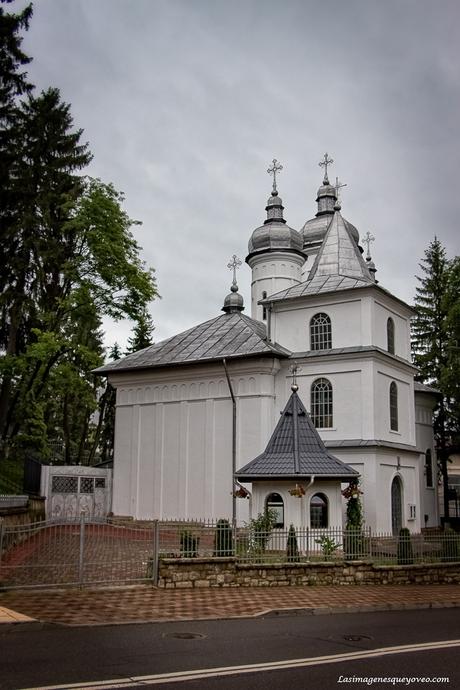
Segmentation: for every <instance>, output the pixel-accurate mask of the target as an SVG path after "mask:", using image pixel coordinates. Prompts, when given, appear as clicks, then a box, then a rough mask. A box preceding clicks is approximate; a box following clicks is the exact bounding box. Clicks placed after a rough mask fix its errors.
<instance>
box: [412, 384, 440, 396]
mask: <svg viewBox="0 0 460 690" xmlns="http://www.w3.org/2000/svg"><path fill="white" fill-rule="evenodd" d="M414 391H415V392H416V393H430V394H431V395H442V393H441V391H439V390H438V389H437V388H433V386H427V385H426V383H420V381H414Z"/></svg>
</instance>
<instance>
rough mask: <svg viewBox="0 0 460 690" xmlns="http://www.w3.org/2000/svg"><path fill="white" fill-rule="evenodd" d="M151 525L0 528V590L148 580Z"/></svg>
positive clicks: (66, 523)
mask: <svg viewBox="0 0 460 690" xmlns="http://www.w3.org/2000/svg"><path fill="white" fill-rule="evenodd" d="M156 533H157V527H156V523H154V524H153V525H148V526H139V525H136V524H129V523H128V524H127V525H116V524H112V523H111V522H110V521H109V520H104V519H103V520H94V519H90V518H85V517H84V516H83V515H82V516H81V517H80V519H79V520H48V521H45V522H37V523H35V524H32V525H20V526H16V527H5V525H0V588H13V587H40V586H50V585H90V584H97V583H125V582H139V581H145V580H154V579H155V576H156V572H155V570H156V569H155V562H156V559H155V558H154V550H155V543H156V542H155V535H156Z"/></svg>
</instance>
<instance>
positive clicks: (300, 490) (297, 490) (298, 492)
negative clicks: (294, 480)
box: [289, 484, 305, 498]
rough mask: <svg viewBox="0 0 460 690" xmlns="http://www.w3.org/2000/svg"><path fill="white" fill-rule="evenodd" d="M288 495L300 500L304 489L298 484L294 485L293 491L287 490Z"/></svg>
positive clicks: (303, 494)
mask: <svg viewBox="0 0 460 690" xmlns="http://www.w3.org/2000/svg"><path fill="white" fill-rule="evenodd" d="M289 493H290V494H291V496H295V497H296V498H302V496H305V489H304V488H303V486H301V485H300V484H296V485H295V487H294V488H293V489H289Z"/></svg>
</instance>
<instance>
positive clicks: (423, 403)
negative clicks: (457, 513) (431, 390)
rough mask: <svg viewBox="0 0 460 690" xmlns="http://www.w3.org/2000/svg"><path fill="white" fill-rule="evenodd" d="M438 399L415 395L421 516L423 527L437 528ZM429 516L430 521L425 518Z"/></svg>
mask: <svg viewBox="0 0 460 690" xmlns="http://www.w3.org/2000/svg"><path fill="white" fill-rule="evenodd" d="M436 402H437V401H436V398H435V396H433V395H428V394H426V393H416V394H415V431H416V439H417V448H418V449H419V450H420V451H421V452H420V459H419V466H420V472H419V477H420V485H419V491H420V497H421V506H420V516H421V525H422V527H436V526H437V525H439V506H438V468H437V463H436V451H435V448H434V436H433V408H434V407H435V405H436ZM428 449H430V450H431V463H432V474H433V486H431V487H429V486H427V481H426V480H427V477H426V471H425V453H426V451H427V450H428ZM425 515H428V520H425V518H424V516H425Z"/></svg>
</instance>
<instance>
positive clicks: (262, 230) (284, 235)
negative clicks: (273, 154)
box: [246, 190, 303, 261]
mask: <svg viewBox="0 0 460 690" xmlns="http://www.w3.org/2000/svg"><path fill="white" fill-rule="evenodd" d="M265 210H266V211H267V219H266V220H265V221H264V224H263V225H261V226H260V227H259V228H256V229H255V230H254V232H253V233H252V235H251V238H250V240H249V243H248V256H247V257H246V261H247V260H248V258H250V257H251V256H253V255H254V254H261V253H263V252H273V251H292V252H295V253H296V254H300V255H302V256H303V251H302V247H303V240H302V235H301V234H300V232H298V231H297V230H294V229H293V228H291V227H289V225H287V223H286V221H285V220H284V218H283V210H284V206H283V202H282V199H281V197H280V196H279V195H278V192H277V191H276V190H275V191H273V192H272V194H271V196H270V198H269V199H268V201H267V205H266V207H265Z"/></svg>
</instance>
